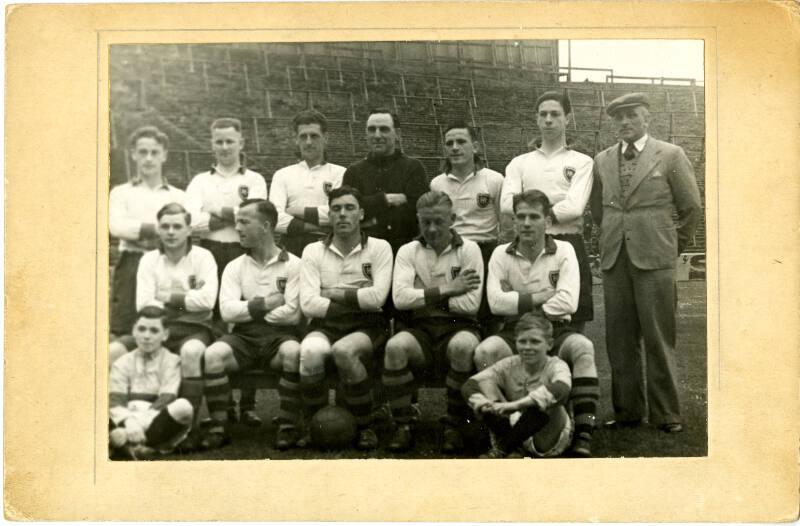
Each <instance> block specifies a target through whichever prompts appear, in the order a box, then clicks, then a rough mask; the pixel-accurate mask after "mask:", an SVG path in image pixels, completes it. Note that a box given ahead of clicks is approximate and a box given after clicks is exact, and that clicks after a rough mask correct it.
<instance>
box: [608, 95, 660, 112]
mask: <svg viewBox="0 0 800 526" xmlns="http://www.w3.org/2000/svg"><path fill="white" fill-rule="evenodd" d="M633 106H644V107H645V108H650V102H649V101H648V100H647V95H645V94H644V93H628V94H626V95H623V96H621V97H617V98H616V99H614V100H612V101H611V102H609V103H608V106H606V113H607V114H609V115H614V113H616V112H617V111H618V110H621V109H623V108H631V107H633Z"/></svg>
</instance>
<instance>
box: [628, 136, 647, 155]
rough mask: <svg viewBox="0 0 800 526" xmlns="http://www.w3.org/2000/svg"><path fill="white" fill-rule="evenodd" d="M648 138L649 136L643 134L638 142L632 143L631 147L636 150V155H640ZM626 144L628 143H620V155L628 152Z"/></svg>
mask: <svg viewBox="0 0 800 526" xmlns="http://www.w3.org/2000/svg"><path fill="white" fill-rule="evenodd" d="M648 137H649V135H647V134H646V133H645V134H644V135H642V136H641V137H639V139H638V140H636V141H634V143H633V146H634V147H635V148H636V152H637V153H641V152H642V150H644V145H645V144H647V139H648ZM628 144H630V143H627V142H625V141H622V153H625V152H626V151H627V150H628Z"/></svg>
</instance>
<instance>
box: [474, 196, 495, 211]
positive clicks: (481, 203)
mask: <svg viewBox="0 0 800 526" xmlns="http://www.w3.org/2000/svg"><path fill="white" fill-rule="evenodd" d="M476 199H477V200H478V208H486V207H487V206H489V203H491V202H492V196H490V195H489V194H478V196H477V198H476Z"/></svg>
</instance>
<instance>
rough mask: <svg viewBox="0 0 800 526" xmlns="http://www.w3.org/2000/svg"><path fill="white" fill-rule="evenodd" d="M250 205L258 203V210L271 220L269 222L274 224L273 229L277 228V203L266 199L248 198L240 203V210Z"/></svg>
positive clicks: (262, 215)
mask: <svg viewBox="0 0 800 526" xmlns="http://www.w3.org/2000/svg"><path fill="white" fill-rule="evenodd" d="M250 205H256V212H258V213H259V214H260V215H261V217H263V218H264V219H266V220H267V221H269V224H270V225H272V229H273V230H275V225H276V224H277V223H278V210H277V209H276V208H275V205H273V204H272V203H271V202H270V201H267V200H266V199H261V198H254V199H246V200H244V201H242V203H241V204H240V205H239V210H241V209H242V208H244V207H246V206H250Z"/></svg>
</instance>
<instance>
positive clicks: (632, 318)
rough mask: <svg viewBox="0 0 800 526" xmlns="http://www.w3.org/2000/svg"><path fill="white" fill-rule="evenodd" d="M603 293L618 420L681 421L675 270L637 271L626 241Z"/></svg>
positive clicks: (607, 275)
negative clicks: (643, 367)
mask: <svg viewBox="0 0 800 526" xmlns="http://www.w3.org/2000/svg"><path fill="white" fill-rule="evenodd" d="M603 290H604V296H605V309H606V352H608V360H609V362H610V363H611V390H612V401H613V404H614V413H615V416H616V419H617V420H618V421H636V420H643V419H644V418H645V417H649V421H650V423H651V424H653V425H661V424H667V423H673V422H679V421H680V402H679V399H678V385H677V377H676V374H677V371H676V364H675V323H676V322H675V316H676V308H677V291H676V285H675V269H672V268H670V269H656V270H643V269H639V268H636V267H635V266H634V265H633V263H631V261H630V258H629V257H628V252H627V249H626V247H625V244H624V242H623V245H622V247H621V249H620V252H619V256H618V257H617V261H616V262H615V263H614V266H613V267H611V269H609V270H607V271H603ZM642 344H644V345H643V346H642ZM642 348H644V359H645V371H646V372H644V374H643V370H642ZM645 377H646V380H647V383H646V388H645ZM645 390H646V395H645ZM647 408H649V415H648V414H647Z"/></svg>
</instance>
